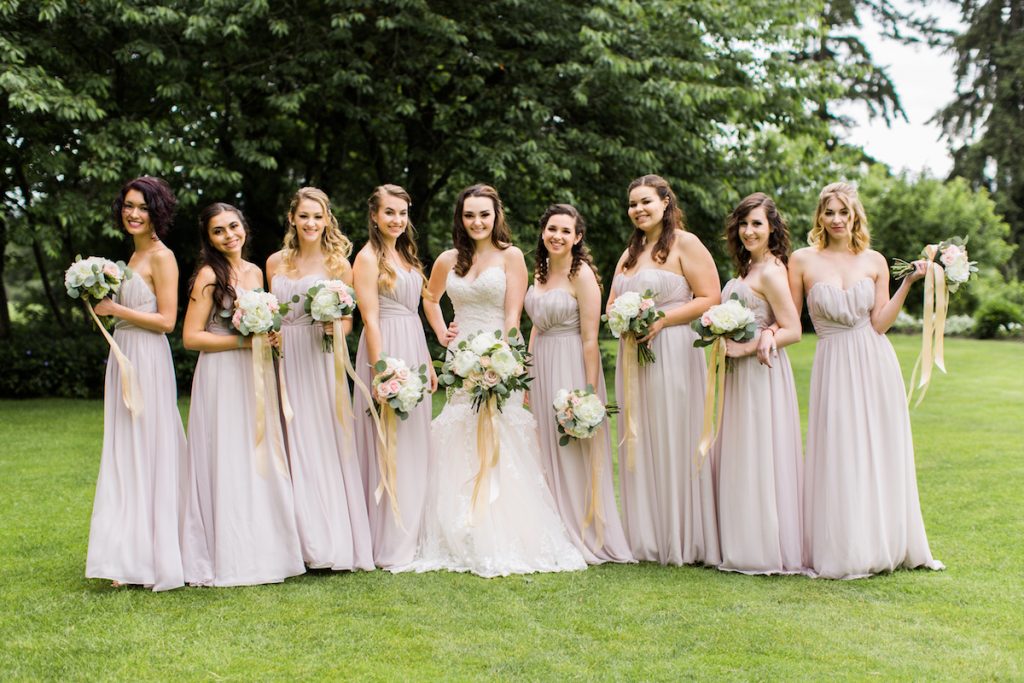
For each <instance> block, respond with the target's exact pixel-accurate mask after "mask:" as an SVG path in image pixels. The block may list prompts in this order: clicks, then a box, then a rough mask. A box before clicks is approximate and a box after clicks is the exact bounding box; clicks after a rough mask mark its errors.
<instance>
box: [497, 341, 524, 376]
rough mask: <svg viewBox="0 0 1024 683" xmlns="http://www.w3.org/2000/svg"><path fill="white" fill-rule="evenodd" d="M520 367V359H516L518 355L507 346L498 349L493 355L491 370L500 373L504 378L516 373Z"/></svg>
mask: <svg viewBox="0 0 1024 683" xmlns="http://www.w3.org/2000/svg"><path fill="white" fill-rule="evenodd" d="M518 367H519V361H517V360H516V357H515V356H514V355H513V354H512V351H511V350H510V349H509V348H508V347H507V346H506V347H504V348H501V349H498V350H497V351H495V352H494V353H493V354H492V355H491V370H494V371H495V372H496V373H498V376H499V377H501V379H503V380H506V379H508V378H509V377H512V376H513V375H515V374H516V369H517V368H518Z"/></svg>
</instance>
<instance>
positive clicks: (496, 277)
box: [447, 266, 507, 344]
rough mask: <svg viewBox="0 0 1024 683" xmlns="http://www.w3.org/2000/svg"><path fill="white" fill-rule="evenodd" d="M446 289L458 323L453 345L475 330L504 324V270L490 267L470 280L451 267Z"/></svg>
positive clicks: (492, 328)
mask: <svg viewBox="0 0 1024 683" xmlns="http://www.w3.org/2000/svg"><path fill="white" fill-rule="evenodd" d="M447 290H448V297H449V298H450V299H451V300H452V305H453V306H454V307H455V322H456V323H458V324H459V336H458V337H457V338H456V339H455V341H454V342H453V344H455V343H458V342H459V341H461V340H463V339H465V338H466V337H468V336H469V335H471V334H473V333H474V332H491V331H493V330H501V328H502V327H504V325H505V271H504V270H503V269H502V268H501V266H491V267H490V268H487V269H485V270H484V271H482V272H481V273H480V274H479V275H478V276H477V277H476V279H475V280H471V281H470V280H466V279H465V278H462V277H459V276H458V275H456V274H455V271H454V270H452V271H450V272H449V273H448V282H447ZM502 332H507V330H502Z"/></svg>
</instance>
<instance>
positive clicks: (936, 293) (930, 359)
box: [907, 244, 949, 408]
mask: <svg viewBox="0 0 1024 683" xmlns="http://www.w3.org/2000/svg"><path fill="white" fill-rule="evenodd" d="M938 251H939V245H937V244H929V245H928V246H927V247H925V254H926V255H927V256H928V270H927V271H925V275H924V311H923V313H922V316H923V328H924V329H923V330H922V333H921V351H920V352H919V353H918V354H917V360H916V361H914V370H913V372H911V373H910V388H909V389H908V390H907V403H908V404H909V403H910V402H911V400H912V399H913V396H914V392H915V391H916V390H918V389H920V393H919V394H918V395H917V402H916V403H914V407H915V408H916V407H917V406H919V405H921V401H923V400H924V395H925V393H927V391H928V385H929V384H930V383H931V380H932V365H935V367H937V368H938V369H939V370H942V372H945V371H946V360H945V349H944V341H945V334H946V313H947V312H948V309H949V291H948V289H947V287H946V272H945V271H944V270H943V269H942V266H940V265H939V264H938V263H935V256H936V255H937V254H938ZM918 372H920V376H921V378H920V381H918Z"/></svg>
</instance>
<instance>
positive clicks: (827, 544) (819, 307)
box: [803, 278, 943, 579]
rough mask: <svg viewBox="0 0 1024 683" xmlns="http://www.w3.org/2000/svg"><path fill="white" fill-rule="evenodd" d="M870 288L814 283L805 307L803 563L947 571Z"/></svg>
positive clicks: (837, 572)
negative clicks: (811, 338) (808, 337)
mask: <svg viewBox="0 0 1024 683" xmlns="http://www.w3.org/2000/svg"><path fill="white" fill-rule="evenodd" d="M874 300H875V288H874V283H873V282H872V281H871V280H870V279H867V278H865V279H862V280H858V281H857V282H856V283H854V284H853V285H851V286H850V287H849V288H848V289H845V290H844V289H841V288H839V287H836V286H834V285H831V284H828V283H822V282H819V283H816V284H815V285H814V286H812V287H811V289H810V290H809V291H808V293H807V308H808V312H809V313H810V316H811V320H812V321H813V323H814V330H815V332H817V334H818V346H817V349H816V350H815V353H814V366H813V368H812V371H811V399H810V406H809V408H810V416H809V421H808V429H807V461H806V463H805V467H806V479H805V481H806V489H805V491H804V508H803V515H804V521H803V523H804V556H805V557H804V564H805V565H806V566H807V567H808V569H809V570H811V571H813V573H814V574H815V575H817V576H821V577H825V578H830V579H857V578H862V577H865V576H870V575H871V574H876V573H878V572H887V571H892V570H894V569H896V568H897V567H907V568H912V567H927V568H929V569H942V568H943V565H942V563H941V562H938V561H936V560H935V559H933V558H932V553H931V550H930V549H929V548H928V538H927V536H926V535H925V531H924V521H923V519H922V517H921V504H920V501H919V499H918V494H917V475H916V472H915V469H914V444H913V440H912V436H911V431H910V415H909V412H908V410H907V399H906V393H905V387H904V384H903V376H902V374H901V373H900V365H899V361H898V360H897V358H896V353H895V351H893V348H892V344H891V343H890V342H889V340H888V338H886V336H885V335H884V334H878V333H877V332H876V331H875V329H874V328H873V327H872V326H871V309H872V307H873V306H874Z"/></svg>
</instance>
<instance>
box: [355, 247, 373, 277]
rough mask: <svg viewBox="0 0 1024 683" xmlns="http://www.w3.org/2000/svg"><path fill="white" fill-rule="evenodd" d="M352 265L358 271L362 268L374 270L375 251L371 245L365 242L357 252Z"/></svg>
mask: <svg viewBox="0 0 1024 683" xmlns="http://www.w3.org/2000/svg"><path fill="white" fill-rule="evenodd" d="M352 265H353V266H355V267H357V268H359V269H360V270H362V269H363V268H375V267H376V266H377V250H376V249H374V248H373V245H372V244H370V243H369V242H367V243H366V244H365V245H364V246H363V248H362V249H360V250H359V253H357V254H356V260H355V262H354V263H353V264H352Z"/></svg>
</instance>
